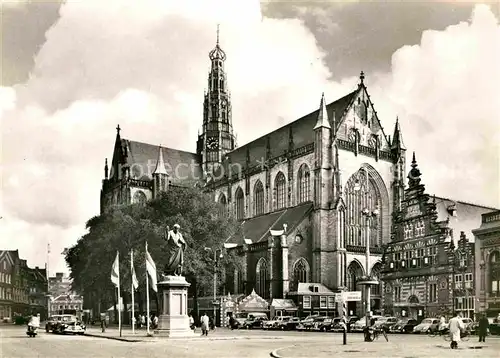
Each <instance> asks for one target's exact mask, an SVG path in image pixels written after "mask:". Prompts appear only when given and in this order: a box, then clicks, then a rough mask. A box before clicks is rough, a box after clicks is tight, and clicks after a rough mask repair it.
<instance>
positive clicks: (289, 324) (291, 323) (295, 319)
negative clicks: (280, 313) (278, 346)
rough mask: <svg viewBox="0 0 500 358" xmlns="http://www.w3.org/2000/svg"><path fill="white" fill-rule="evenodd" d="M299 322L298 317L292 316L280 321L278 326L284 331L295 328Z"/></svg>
mask: <svg viewBox="0 0 500 358" xmlns="http://www.w3.org/2000/svg"><path fill="white" fill-rule="evenodd" d="M299 324H300V318H299V317H292V318H290V319H289V320H288V321H286V322H281V323H280V324H279V327H278V328H279V329H281V330H284V331H293V330H296V329H297V327H298V325H299Z"/></svg>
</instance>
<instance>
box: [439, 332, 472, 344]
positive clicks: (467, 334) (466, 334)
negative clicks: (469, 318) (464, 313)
mask: <svg viewBox="0 0 500 358" xmlns="http://www.w3.org/2000/svg"><path fill="white" fill-rule="evenodd" d="M470 336H471V332H470V331H469V330H465V331H462V332H460V340H461V341H462V342H467V341H468V340H469V338H470ZM443 338H444V340H445V341H446V342H449V341H451V337H450V334H449V333H448V334H445V335H444V337H443Z"/></svg>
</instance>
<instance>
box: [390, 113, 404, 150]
mask: <svg viewBox="0 0 500 358" xmlns="http://www.w3.org/2000/svg"><path fill="white" fill-rule="evenodd" d="M391 149H403V150H406V147H405V145H404V143H403V134H402V133H401V127H400V125H399V117H396V124H395V125H394V135H393V136H392V144H391Z"/></svg>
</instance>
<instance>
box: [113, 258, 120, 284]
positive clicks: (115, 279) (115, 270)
mask: <svg viewBox="0 0 500 358" xmlns="http://www.w3.org/2000/svg"><path fill="white" fill-rule="evenodd" d="M119 255H120V254H119V253H118V251H117V252H116V258H115V262H113V268H112V269H111V282H113V283H114V284H115V286H116V287H118V286H120V263H119Z"/></svg>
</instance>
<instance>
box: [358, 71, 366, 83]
mask: <svg viewBox="0 0 500 358" xmlns="http://www.w3.org/2000/svg"><path fill="white" fill-rule="evenodd" d="M359 79H360V81H361V84H363V83H364V81H365V73H364V72H363V71H361V73H360V74H359Z"/></svg>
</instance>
